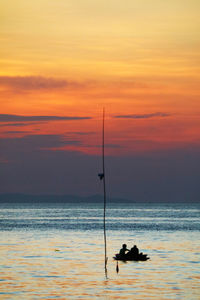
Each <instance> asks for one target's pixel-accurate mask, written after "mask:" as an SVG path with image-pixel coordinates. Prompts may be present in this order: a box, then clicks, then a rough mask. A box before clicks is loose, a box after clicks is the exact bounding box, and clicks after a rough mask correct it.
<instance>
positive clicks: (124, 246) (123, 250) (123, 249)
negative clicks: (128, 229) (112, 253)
mask: <svg viewBox="0 0 200 300" xmlns="http://www.w3.org/2000/svg"><path fill="white" fill-rule="evenodd" d="M129 251H130V250H129V249H127V245H126V244H123V245H122V249H120V251H119V255H120V256H122V257H123V256H125V254H126V252H129Z"/></svg>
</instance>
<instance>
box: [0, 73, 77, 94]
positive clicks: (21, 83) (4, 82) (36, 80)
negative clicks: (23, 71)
mask: <svg viewBox="0 0 200 300" xmlns="http://www.w3.org/2000/svg"><path fill="white" fill-rule="evenodd" d="M0 86H7V87H9V88H11V89H14V90H18V91H19V90H20V91H28V90H44V89H59V88H66V87H67V88H69V87H76V88H77V87H81V86H82V84H80V83H78V82H72V81H67V80H64V79H57V78H52V77H42V76H0Z"/></svg>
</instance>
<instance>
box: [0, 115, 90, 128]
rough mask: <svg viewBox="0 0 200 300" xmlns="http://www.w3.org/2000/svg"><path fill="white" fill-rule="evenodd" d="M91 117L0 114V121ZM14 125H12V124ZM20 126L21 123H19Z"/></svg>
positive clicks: (59, 119) (68, 119)
mask: <svg viewBox="0 0 200 300" xmlns="http://www.w3.org/2000/svg"><path fill="white" fill-rule="evenodd" d="M88 119H91V117H77V116H22V115H9V114H0V122H33V121H34V122H37V121H44V122H45V121H61V120H64V121H71V120H88ZM13 126H14V125H13ZM21 126H22V125H21Z"/></svg>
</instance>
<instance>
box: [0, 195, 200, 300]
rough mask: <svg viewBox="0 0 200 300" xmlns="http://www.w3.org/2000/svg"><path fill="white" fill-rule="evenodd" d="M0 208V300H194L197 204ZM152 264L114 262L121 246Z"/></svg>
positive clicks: (198, 256) (199, 252)
mask: <svg viewBox="0 0 200 300" xmlns="http://www.w3.org/2000/svg"><path fill="white" fill-rule="evenodd" d="M106 233H107V256H108V262H107V276H106V274H105V270H104V236H103V204H101V203H94V204H93V203H81V204H80V203H57V201H56V199H55V202H54V203H52V202H51V203H40V204H39V203H37V204H34V203H18V204H17V199H16V203H0V299H136V300H137V299H138V300H139V299H148V300H149V299H159V300H162V299H188V300H192V299H200V242H199V241H200V203H187V204H186V203H120V204H119V203H112V204H109V203H108V205H107V211H106ZM123 243H126V244H127V247H128V248H131V247H132V246H133V245H137V246H138V248H139V250H140V251H141V252H143V253H145V254H147V255H148V256H149V257H150V259H149V260H147V261H140V262H134V261H130V262H119V265H118V266H119V272H118V273H117V272H116V261H115V260H114V259H113V256H114V255H115V253H117V252H119V249H120V248H121V246H122V244H123Z"/></svg>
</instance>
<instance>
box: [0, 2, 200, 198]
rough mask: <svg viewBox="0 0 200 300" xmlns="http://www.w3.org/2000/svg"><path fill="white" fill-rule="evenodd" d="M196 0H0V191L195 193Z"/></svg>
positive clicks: (199, 104)
mask: <svg viewBox="0 0 200 300" xmlns="http://www.w3.org/2000/svg"><path fill="white" fill-rule="evenodd" d="M199 12H200V1H199V0H168V1H164V0H124V1H121V0H59V1H55V0H54V1H53V0H34V1H32V0H31V1H27V0H14V1H13V0H3V1H1V2H0V44H1V47H0V108H1V110H0V169H1V171H0V175H1V183H0V192H1V193H6V192H11V193H15V192H21V193H34V194H40V193H42V194H45V193H47V194H52V193H53V194H75V195H92V194H99V193H101V190H102V189H101V184H100V182H98V178H97V173H98V172H99V171H101V157H100V155H101V148H100V146H101V128H102V123H101V118H102V109H103V107H105V110H106V121H105V122H106V134H105V138H106V141H105V143H106V168H107V178H108V190H109V194H110V197H122V198H129V199H135V200H136V199H137V200H140V199H146V200H148V199H149V198H151V199H154V198H155V199H157V200H162V197H163V199H165V200H173V199H174V200H175V199H176V198H180V199H182V198H183V199H185V200H191V201H192V200H196V199H197V198H198V197H199V192H200V188H199V186H200V184H199V179H200V175H199V174H200V163H199V162H200V99H199V95H200V76H199V74H200V68H199V67H200V64H199V61H200V59H199V58H200V34H199V32H200V13H199Z"/></svg>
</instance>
